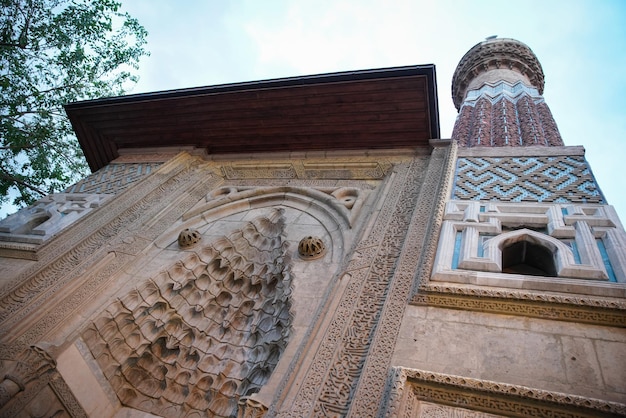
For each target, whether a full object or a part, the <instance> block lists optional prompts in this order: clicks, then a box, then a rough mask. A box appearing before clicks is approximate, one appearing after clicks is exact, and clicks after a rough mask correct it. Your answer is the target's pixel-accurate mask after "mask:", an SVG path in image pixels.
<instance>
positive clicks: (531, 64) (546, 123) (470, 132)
mask: <svg viewBox="0 0 626 418" xmlns="http://www.w3.org/2000/svg"><path fill="white" fill-rule="evenodd" d="M543 87H544V75H543V69H542V68H541V64H540V63H539V60H538V59H537V57H536V56H535V54H534V53H533V51H532V50H531V49H530V48H529V47H528V46H526V45H525V44H523V43H521V42H519V41H516V40H514V39H507V38H495V37H494V38H489V39H487V40H485V41H483V42H480V43H479V44H477V45H475V46H474V47H473V48H472V49H470V50H469V51H468V52H467V53H466V54H465V55H464V56H463V58H462V59H461V61H460V62H459V65H458V66H457V68H456V71H455V72H454V76H453V78H452V99H453V101H454V105H455V106H456V108H457V110H459V116H458V118H457V121H456V123H455V126H454V131H453V133H452V138H453V139H456V140H457V142H458V144H459V145H460V146H465V147H474V146H487V147H502V146H512V147H516V146H530V145H539V146H559V145H563V141H562V139H561V135H560V134H559V131H558V128H557V126H556V123H555V122H554V119H553V117H552V113H551V112H550V109H549V108H548V106H547V105H546V103H545V101H544V99H543V96H542V94H543Z"/></svg>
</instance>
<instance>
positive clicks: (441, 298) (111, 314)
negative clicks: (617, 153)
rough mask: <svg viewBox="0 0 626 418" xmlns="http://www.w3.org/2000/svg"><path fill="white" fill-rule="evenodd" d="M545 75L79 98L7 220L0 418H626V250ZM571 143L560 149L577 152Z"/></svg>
mask: <svg viewBox="0 0 626 418" xmlns="http://www.w3.org/2000/svg"><path fill="white" fill-rule="evenodd" d="M543 90H544V74H543V70H542V68H541V64H540V63H539V61H538V59H537V57H536V56H535V55H534V53H533V52H532V50H531V49H530V48H529V47H528V46H526V45H524V44H523V43H521V42H519V41H516V40H513V39H503V38H492V39H487V40H485V41H483V42H481V43H479V44H477V45H476V46H474V47H473V48H472V49H470V50H469V51H468V52H467V54H466V55H465V56H464V57H463V58H462V59H461V61H460V62H459V65H458V66H457V69H456V71H455V73H454V77H453V80H452V99H453V101H454V104H455V106H456V107H457V109H458V111H459V115H458V117H457V120H456V123H455V126H454V130H453V133H452V138H450V139H441V138H440V134H439V117H438V105H437V84H436V79H435V68H434V66H433V65H418V66H409V67H397V68H385V69H377V70H365V71H354V72H343V73H334V74H325V75H317V76H308V77H294V78H286V79H279V80H270V81H260V82H251V83H238V84H230V85H221V86H213V87H201V88H191V89H183V90H175V91H166V92H156V93H149V94H140V95H131V96H124V97H115V98H107V99H100V100H92V101H85V102H78V103H72V104H69V105H68V106H67V107H66V111H67V113H68V116H69V118H70V120H71V122H72V125H73V127H74V129H75V131H76V134H77V137H78V139H79V142H80V144H81V147H82V148H83V151H84V153H85V156H86V158H87V161H88V163H89V165H90V167H91V169H92V171H93V174H91V175H89V176H88V177H86V178H84V179H83V180H81V181H80V182H78V183H77V184H75V185H73V186H71V187H69V188H68V189H67V190H65V191H64V192H63V193H57V194H53V195H50V196H47V197H45V198H44V199H42V200H40V201H38V202H37V203H36V204H35V205H33V206H31V207H29V208H25V209H22V210H21V211H19V212H18V213H16V214H14V215H11V216H9V217H8V218H6V219H5V220H2V221H0V272H1V273H0V370H1V371H2V373H1V374H0V379H1V381H0V416H6V417H43V416H46V417H48V416H54V417H117V418H122V417H124V418H131V417H154V416H161V417H192V416H198V417H200V416H211V417H241V418H243V417H250V418H252V417H343V416H349V417H458V418H461V417H472V418H487V417H498V416H506V417H511V416H515V417H525V416H551V417H600V416H616V417H617V416H626V232H624V228H623V226H622V224H621V222H620V220H619V218H618V217H617V215H616V212H615V210H614V209H613V207H612V206H610V205H609V204H608V202H607V201H606V200H605V198H604V196H603V195H602V192H601V190H600V187H599V186H598V184H597V182H596V180H595V178H594V176H593V173H592V171H591V167H590V166H589V164H588V163H587V161H586V159H585V150H584V149H583V147H581V146H566V145H565V144H564V140H563V138H561V135H560V133H559V131H558V127H557V124H556V122H555V120H554V118H553V117H552V114H551V113H550V109H549V107H548V105H547V104H546V102H545V100H544V98H543ZM565 140H567V138H565Z"/></svg>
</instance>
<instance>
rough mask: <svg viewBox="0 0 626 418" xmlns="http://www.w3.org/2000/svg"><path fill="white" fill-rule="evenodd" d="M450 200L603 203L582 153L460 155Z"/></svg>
mask: <svg viewBox="0 0 626 418" xmlns="http://www.w3.org/2000/svg"><path fill="white" fill-rule="evenodd" d="M452 193H453V197H452V198H453V199H460V200H497V201H501V202H554V203H568V202H571V203H606V202H605V200H604V197H603V196H602V193H601V192H600V189H599V188H598V185H597V184H596V182H595V179H594V178H593V175H592V174H591V170H590V169H589V166H588V165H587V162H586V161H585V159H584V157H582V156H559V157H460V158H459V159H458V161H457V167H456V175H455V182H454V188H453V192H452Z"/></svg>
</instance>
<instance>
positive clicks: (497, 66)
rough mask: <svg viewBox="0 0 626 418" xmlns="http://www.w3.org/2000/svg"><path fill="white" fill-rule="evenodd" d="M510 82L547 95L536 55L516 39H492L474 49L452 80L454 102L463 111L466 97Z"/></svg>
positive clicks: (465, 56)
mask: <svg viewBox="0 0 626 418" xmlns="http://www.w3.org/2000/svg"><path fill="white" fill-rule="evenodd" d="M501 80H506V81H508V82H509V83H511V84H515V83H516V82H518V81H521V82H523V83H524V84H526V85H528V86H532V87H535V88H536V89H537V91H538V92H539V94H543V85H544V77H543V69H542V68H541V64H540V63H539V60H538V59H537V57H536V56H535V54H534V53H533V51H532V50H531V49H530V48H529V47H528V46H526V45H525V44H523V43H521V42H520V41H516V40H515V39H508V38H491V39H487V40H485V41H483V42H480V43H479V44H476V45H474V47H473V48H472V49H470V50H469V51H467V53H466V54H465V55H464V56H463V58H461V61H460V62H459V65H457V67H456V71H455V72H454V76H452V100H454V106H456V110H460V107H461V104H462V103H463V99H465V94H466V93H467V91H469V90H475V89H478V88H480V87H481V86H482V85H483V84H485V83H495V82H498V81H501Z"/></svg>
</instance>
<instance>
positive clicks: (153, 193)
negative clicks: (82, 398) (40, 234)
mask: <svg viewBox="0 0 626 418" xmlns="http://www.w3.org/2000/svg"><path fill="white" fill-rule="evenodd" d="M198 165H199V164H198V161H197V160H195V159H194V158H193V157H190V156H188V155H185V154H181V155H179V156H178V157H177V158H176V159H174V160H172V161H171V162H170V163H168V164H167V167H166V168H167V171H166V172H165V173H159V172H158V173H154V176H149V177H147V178H146V179H145V181H143V182H142V183H141V185H137V187H135V188H134V189H133V193H132V194H122V195H121V196H119V197H117V198H116V205H115V206H114V207H112V209H111V210H109V211H104V212H101V213H100V214H99V215H100V216H98V217H95V218H94V219H93V222H89V223H80V224H78V225H73V226H72V231H71V233H69V234H65V235H64V241H63V242H62V243H60V245H55V246H52V247H48V246H46V247H44V248H43V249H42V254H41V259H40V262H39V263H36V264H34V265H33V266H32V267H29V268H28V269H26V270H25V271H24V272H22V273H20V275H19V276H17V277H16V278H15V279H14V280H13V281H12V282H11V283H8V284H7V285H6V286H5V287H4V288H2V290H1V292H2V298H1V299H0V324H1V325H0V335H5V336H6V335H9V330H10V331H11V332H12V333H15V332H16V328H19V326H20V323H21V319H22V318H24V316H26V315H28V314H29V313H30V312H33V311H35V310H37V309H38V306H39V304H38V303H37V302H34V303H31V302H33V301H35V300H36V301H42V300H45V299H46V298H45V297H41V295H42V294H43V293H46V294H48V295H49V294H52V293H55V292H58V291H59V290H60V289H62V288H63V286H64V285H65V284H67V283H68V282H70V281H73V283H74V284H75V285H77V284H78V283H80V282H83V281H84V284H82V285H81V286H80V287H78V288H77V290H76V291H75V292H73V293H72V294H71V295H69V296H68V298H66V299H65V300H64V301H63V302H62V303H61V304H59V305H58V306H57V308H55V309H54V310H51V311H48V312H46V313H45V315H43V316H42V317H41V319H40V320H38V321H37V323H36V324H35V325H33V326H31V327H29V328H28V330H27V331H26V332H25V333H24V334H22V335H21V336H20V337H19V339H17V340H14V341H12V342H11V344H6V343H5V344H2V345H0V355H4V356H9V357H11V356H14V355H16V353H19V352H20V351H21V350H23V349H24V348H27V347H28V346H29V345H31V344H34V343H36V342H37V341H39V339H40V338H41V337H42V335H44V334H45V332H46V331H47V330H49V329H50V328H52V327H54V326H55V325H58V324H59V323H61V322H62V321H63V320H64V319H65V318H66V317H67V315H68V314H70V313H71V312H73V311H74V310H75V309H76V308H77V306H80V305H81V304H82V303H84V302H85V301H86V300H89V299H90V298H92V297H93V295H95V294H97V293H98V291H99V290H101V289H102V286H104V285H106V283H107V281H108V280H110V279H111V277H113V275H114V273H115V272H116V271H117V270H119V269H121V268H122V267H123V266H124V264H125V263H126V262H128V261H129V260H130V259H132V257H130V256H127V255H126V254H124V253H120V254H117V256H115V255H114V256H113V259H114V260H115V261H114V262H111V263H108V264H104V266H100V267H102V268H101V269H100V270H98V271H97V273H96V274H93V275H85V274H84V270H81V269H80V268H79V266H83V267H84V266H85V262H86V260H91V263H92V264H94V263H102V262H105V263H106V261H107V260H108V261H110V258H107V257H106V255H107V249H109V250H110V249H114V248H115V247H117V246H118V245H121V246H122V247H124V248H125V249H128V245H127V244H125V243H124V242H123V241H124V240H127V239H128V236H127V235H125V236H124V237H123V238H118V234H120V232H121V231H135V230H137V229H138V228H141V236H142V237H144V238H142V239H137V240H135V247H136V245H137V244H139V245H147V244H146V242H149V240H151V239H154V238H156V237H157V236H158V235H159V234H161V233H162V229H161V227H160V226H159V225H158V224H157V225H156V226H153V227H152V228H148V229H147V228H146V225H147V224H149V222H152V221H153V220H154V219H155V217H157V215H158V216H159V219H160V221H161V222H163V223H165V224H171V223H173V222H174V221H175V220H176V219H177V218H179V217H180V213H183V212H185V211H186V210H188V209H189V208H191V206H193V204H195V203H196V202H197V201H198V200H199V199H200V198H201V196H203V195H204V194H206V190H207V189H211V188H213V187H215V186H214V184H215V183H216V182H217V181H218V179H216V178H215V177H214V176H211V175H207V172H206V171H205V170H202V169H199V167H198ZM164 195H168V196H171V197H172V199H177V198H178V197H180V199H179V203H178V205H177V206H173V207H172V206H171V205H170V204H169V203H168V202H169V201H167V200H164V199H163V196H164ZM168 207H169V208H170V211H169V212H167V213H165V214H163V213H162V212H163V210H164V209H165V208H168ZM145 238H147V239H148V241H146V240H145ZM116 241H117V243H116ZM107 244H108V245H107ZM140 249H141V247H139V248H135V249H134V250H132V251H131V253H132V254H136V253H137V252H138V251H139V250H140ZM124 252H125V253H128V251H127V250H125V251H124ZM109 254H110V253H109ZM42 265H46V266H47V267H46V268H45V269H43V270H42V267H41V266H42ZM42 313H43V312H42ZM18 335H19V334H18Z"/></svg>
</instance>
